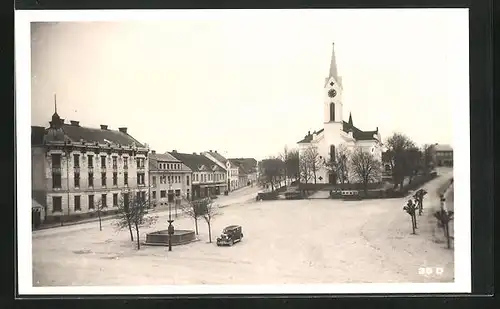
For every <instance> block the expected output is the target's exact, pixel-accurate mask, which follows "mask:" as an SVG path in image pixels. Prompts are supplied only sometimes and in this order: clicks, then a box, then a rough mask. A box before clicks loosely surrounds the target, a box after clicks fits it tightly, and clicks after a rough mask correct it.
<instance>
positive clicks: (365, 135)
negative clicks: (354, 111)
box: [297, 117, 378, 144]
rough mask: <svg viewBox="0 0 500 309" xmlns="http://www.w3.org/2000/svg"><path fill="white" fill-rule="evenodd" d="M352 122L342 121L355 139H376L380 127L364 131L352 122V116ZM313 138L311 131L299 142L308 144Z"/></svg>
mask: <svg viewBox="0 0 500 309" xmlns="http://www.w3.org/2000/svg"><path fill="white" fill-rule="evenodd" d="M350 122H351V123H349V122H345V121H342V130H343V131H344V132H346V133H348V132H350V131H352V137H354V139H355V140H357V141H372V140H375V138H374V137H373V135H374V134H378V129H377V130H375V131H362V130H360V129H358V128H357V127H355V126H354V125H353V124H352V117H350ZM323 131H324V129H321V130H319V131H317V132H316V134H320V133H321V132H323ZM312 140H313V134H311V132H308V134H307V135H306V136H304V138H303V139H302V140H300V141H299V142H297V143H298V144H307V143H310V142H312Z"/></svg>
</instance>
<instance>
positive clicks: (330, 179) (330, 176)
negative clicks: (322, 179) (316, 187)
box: [328, 173, 337, 185]
mask: <svg viewBox="0 0 500 309" xmlns="http://www.w3.org/2000/svg"><path fill="white" fill-rule="evenodd" d="M328 183H329V184H331V185H336V184H337V177H336V175H335V173H329V174H328Z"/></svg>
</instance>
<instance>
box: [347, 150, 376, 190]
mask: <svg viewBox="0 0 500 309" xmlns="http://www.w3.org/2000/svg"><path fill="white" fill-rule="evenodd" d="M350 166H351V171H352V174H353V176H354V177H355V178H357V180H359V181H361V183H363V188H364V192H365V195H367V194H368V183H370V182H373V181H376V180H377V179H378V177H379V176H380V172H381V163H380V162H379V161H378V160H377V159H376V158H375V157H374V156H373V155H372V154H371V153H369V152H366V151H363V149H362V148H361V147H356V149H355V150H354V152H353V154H352V155H351V161H350Z"/></svg>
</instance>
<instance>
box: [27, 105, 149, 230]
mask: <svg viewBox="0 0 500 309" xmlns="http://www.w3.org/2000/svg"><path fill="white" fill-rule="evenodd" d="M32 132H33V133H32V134H33V136H36V138H33V139H32V144H33V145H32V170H33V171H32V177H33V181H32V191H33V197H34V198H36V200H37V201H39V202H40V204H41V205H42V206H43V208H44V218H43V219H44V220H45V221H61V220H71V219H76V218H78V217H85V216H92V215H93V214H94V213H95V212H96V209H101V210H102V211H103V212H107V211H113V210H117V209H118V205H119V203H120V201H122V200H123V201H124V202H127V201H128V199H129V197H130V195H131V194H136V195H137V196H141V197H143V198H145V199H147V192H148V189H147V188H148V152H149V150H148V148H147V145H145V144H141V143H140V142H138V141H137V140H136V139H134V138H133V137H132V136H130V135H129V134H128V132H127V128H125V127H123V128H119V130H116V131H115V130H110V129H109V128H108V126H107V125H101V127H100V128H99V129H97V128H89V127H82V126H80V124H79V122H78V121H71V123H70V124H67V123H64V119H61V118H60V117H59V115H58V114H57V111H56V112H54V114H53V115H52V121H50V126H49V128H47V129H45V128H42V127H32ZM42 132H43V134H42Z"/></svg>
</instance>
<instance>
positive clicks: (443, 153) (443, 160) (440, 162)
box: [433, 144, 453, 166]
mask: <svg viewBox="0 0 500 309" xmlns="http://www.w3.org/2000/svg"><path fill="white" fill-rule="evenodd" d="M433 150H434V155H435V157H436V163H437V166H453V148H452V147H451V146H450V145H445V144H435V145H434V146H433Z"/></svg>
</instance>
